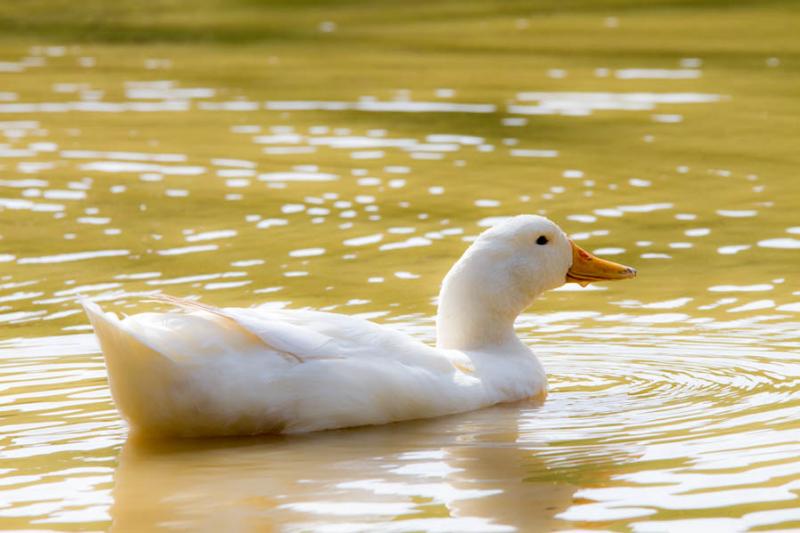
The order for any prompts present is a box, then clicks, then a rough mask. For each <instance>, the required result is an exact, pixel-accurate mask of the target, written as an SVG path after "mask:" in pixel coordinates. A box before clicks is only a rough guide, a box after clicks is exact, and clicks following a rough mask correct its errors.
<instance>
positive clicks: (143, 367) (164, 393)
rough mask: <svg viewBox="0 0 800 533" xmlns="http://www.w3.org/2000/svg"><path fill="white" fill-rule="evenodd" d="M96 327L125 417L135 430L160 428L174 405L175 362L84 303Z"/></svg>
mask: <svg viewBox="0 0 800 533" xmlns="http://www.w3.org/2000/svg"><path fill="white" fill-rule="evenodd" d="M82 305H83V308H84V310H85V311H86V314H87V315H88V316H89V320H90V322H91V324H92V327H94V331H95V334H96V335H97V339H98V340H99V341H100V348H101V350H102V351H103V356H104V357H105V361H106V367H107V368H108V381H109V385H110V387H111V395H112V397H113V398H114V402H115V403H116V405H117V407H118V408H119V410H120V412H121V413H122V414H123V416H124V417H125V418H126V419H127V420H128V421H129V422H131V423H132V425H133V426H135V427H142V428H147V427H150V426H154V425H155V426H158V425H159V422H160V420H161V418H162V416H161V415H162V414H163V413H166V412H168V411H169V407H170V406H169V404H171V403H172V399H171V397H170V394H169V392H170V391H171V390H173V388H174V387H175V378H176V372H175V371H174V370H175V369H174V366H175V365H174V363H173V362H172V361H171V360H170V359H169V358H168V357H165V356H164V355H162V354H161V353H159V352H158V351H156V350H154V349H153V348H151V347H150V346H148V345H146V344H145V343H144V342H143V341H142V340H141V339H139V338H137V337H136V336H135V335H133V334H131V333H130V332H129V331H127V329H126V328H125V326H124V324H123V323H122V321H120V320H119V319H118V318H117V317H116V315H114V314H113V313H104V312H103V311H102V309H101V308H100V306H98V305H97V304H95V303H92V302H87V301H84V302H82Z"/></svg>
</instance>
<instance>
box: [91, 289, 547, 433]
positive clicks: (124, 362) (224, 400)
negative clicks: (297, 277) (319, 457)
mask: <svg viewBox="0 0 800 533" xmlns="http://www.w3.org/2000/svg"><path fill="white" fill-rule="evenodd" d="M185 306H186V309H187V310H189V312H188V313H185V312H183V313H181V312H173V313H146V314H141V315H134V316H131V317H127V318H125V319H122V320H120V319H118V318H117V317H116V316H114V315H113V314H112V313H103V312H102V310H100V308H99V307H98V306H97V305H96V304H92V303H87V304H85V307H86V311H87V313H88V315H89V317H90V319H91V322H92V325H93V326H94V328H95V331H96V333H97V336H98V338H99V340H100V345H101V348H102V350H103V353H104V354H105V357H106V364H107V366H108V369H109V377H110V384H111V390H112V394H113V397H114V401H115V403H116V404H117V406H118V408H119V409H120V411H121V412H122V413H123V414H124V415H125V417H126V418H127V419H128V421H129V423H130V424H131V426H132V427H133V428H135V429H136V430H139V431H142V432H145V433H151V434H159V435H175V436H211V435H252V434H259V433H298V432H306V431H315V430H322V429H331V428H340V427H349V426H360V425H368V424H383V423H387V422H394V421H400V420H409V419H414V418H426V417H433V416H440V415H446V414H451V413H457V412H462V411H469V410H474V409H479V408H481V407H485V406H488V405H493V404H495V403H499V402H509V401H517V400H521V399H524V398H533V397H543V396H544V395H545V394H546V390H547V383H546V378H545V372H544V369H543V368H542V365H541V364H540V363H539V361H538V359H537V358H536V357H535V356H534V355H533V353H532V352H531V351H530V350H529V349H528V348H527V347H526V346H525V345H524V344H522V343H516V342H513V341H511V342H510V343H509V345H508V346H505V347H504V348H503V349H502V350H489V351H486V350H470V351H460V350H453V349H441V348H434V347H431V346H429V345H427V344H425V343H423V342H420V341H417V340H415V339H414V338H412V337H410V336H407V335H405V334H403V333H401V332H398V331H395V330H392V329H390V328H388V327H384V326H380V325H378V324H375V323H373V322H370V321H367V320H363V319H360V318H356V317H352V316H347V315H339V314H333V313H321V312H315V311H302V310H298V311H274V310H265V309H262V308H253V309H213V310H211V309H208V308H196V309H194V310H192V306H191V303H189V302H186V303H185ZM514 340H516V339H514Z"/></svg>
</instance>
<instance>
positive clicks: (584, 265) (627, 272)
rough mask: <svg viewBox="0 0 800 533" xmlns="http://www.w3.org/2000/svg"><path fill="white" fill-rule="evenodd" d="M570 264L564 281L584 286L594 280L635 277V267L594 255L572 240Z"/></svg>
mask: <svg viewBox="0 0 800 533" xmlns="http://www.w3.org/2000/svg"><path fill="white" fill-rule="evenodd" d="M569 242H570V244H571V245H572V266H571V267H570V269H569V270H568V271H567V280H566V283H569V282H573V283H578V284H580V286H581V287H585V286H587V285H588V284H590V283H592V282H594V281H611V280H615V279H630V278H635V277H636V269H635V268H631V267H628V266H625V265H620V264H619V263H615V262H613V261H607V260H605V259H600V258H599V257H595V256H593V255H592V254H590V253H589V252H587V251H586V250H584V249H583V248H581V247H580V246H578V245H577V244H575V243H574V242H573V241H572V240H570V241H569Z"/></svg>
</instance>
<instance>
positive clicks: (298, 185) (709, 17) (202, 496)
mask: <svg viewBox="0 0 800 533" xmlns="http://www.w3.org/2000/svg"><path fill="white" fill-rule="evenodd" d="M44 4H46V3H44ZM93 5H94V4H92V3H91V2H90V3H87V6H89V7H84V8H81V9H89V8H90V7H91V6H93ZM120 5H122V6H124V5H127V4H126V2H121V3H120ZM543 5H544V3H543ZM554 5H555V4H554ZM170 6H172V7H170ZM175 6H178V7H180V3H173V4H169V3H164V6H162V8H163V9H162V10H161V11H159V12H158V13H156V14H154V15H153V17H154V19H153V20H154V21H156V22H155V26H154V28H155V29H152V28H151V30H152V32H153V34H152V35H150V34H148V33H147V30H146V29H142V28H143V26H141V24H140V21H139V19H137V18H136V15H135V13H133V12H131V13H127V12H126V13H117V12H115V13H113V16H114V17H119V20H120V21H121V22H120V23H119V25H118V26H113V25H112V26H109V27H111V28H117V30H118V33H115V31H112V30H111V29H108V30H107V31H106V30H104V31H105V33H104V31H100V30H97V32H96V35H95V34H91V32H90V33H89V34H87V35H89V36H90V37H91V35H95V37H96V39H97V41H96V42H92V43H86V42H83V43H82V44H71V43H77V42H80V41H81V39H83V38H84V37H85V35H84V34H83V33H81V32H82V31H83V30H82V29H81V28H83V26H80V24H82V23H83V22H75V21H72V22H70V23H73V24H74V25H75V26H74V27H73V28H72V30H70V31H74V33H70V32H69V31H67V30H68V29H69V27H67V26H65V27H66V28H67V29H65V30H63V31H55V30H54V33H53V34H47V33H46V31H45V30H46V29H47V28H49V26H46V25H45V24H44V23H42V26H41V28H39V27H38V26H36V24H34V23H32V22H31V21H30V20H29V21H28V23H29V25H28V26H24V25H19V26H18V27H17V26H15V29H14V31H17V32H18V34H14V35H17V37H16V38H13V39H11V38H7V37H6V38H4V40H2V41H0V267H2V268H0V327H2V335H1V336H0V339H2V340H0V390H2V395H0V420H2V425H0V525H1V526H2V527H3V528H4V529H14V530H37V531H42V530H84V531H85V530H108V529H112V530H120V531H125V530H146V529H151V528H152V529H155V528H164V529H193V530H194V529H205V530H222V529H225V530H259V531H262V530H266V531H271V530H282V531H362V530H363V531H376V530H382V531H384V530H385V531H437V532H438V531H455V532H464V531H480V532H484V531H539V530H560V529H592V530H594V529H600V530H605V529H612V530H633V531H666V530H668V531H680V530H687V531H697V530H700V529H701V528H702V529H703V530H705V531H716V530H719V531H738V530H747V529H751V530H775V529H781V528H793V527H800V498H798V496H799V495H800V492H798V491H800V460H798V457H800V423H799V422H798V417H800V284H799V283H798V280H799V279H800V278H799V277H798V275H799V274H800V271H799V270H798V259H800V255H799V254H800V218H798V215H797V213H798V208H800V184H798V181H797V179H796V172H797V169H798V168H800V151H798V150H797V138H798V134H800V127H799V126H798V124H800V101H798V99H797V87H798V82H800V46H799V45H798V40H797V39H796V38H794V37H793V35H794V34H793V33H792V32H793V31H794V30H793V29H792V25H791V23H790V22H791V21H792V20H794V21H796V20H797V16H798V11H797V8H796V7H795V6H793V5H792V4H791V3H787V4H786V5H784V4H782V3H779V2H769V3H747V2H742V3H741V5H738V6H736V7H730V6H728V5H727V4H724V3H716V2H705V3H702V5H700V4H698V5H695V6H691V5H683V4H682V3H680V2H677V3H676V5H669V4H667V3H663V4H660V5H659V6H655V4H652V5H651V3H640V5H639V6H638V7H637V6H636V5H635V3H634V4H629V3H627V2H621V3H618V5H617V6H616V7H614V8H613V9H612V7H608V6H606V5H605V4H601V3H596V4H591V3H589V4H586V5H583V4H581V3H575V6H573V8H571V9H564V10H560V9H558V8H557V7H554V6H550V7H547V8H545V7H542V8H541V9H538V8H537V9H532V8H530V7H528V6H524V5H522V4H520V3H514V2H506V3H496V4H495V3H483V4H481V3H473V2H460V3H455V2H453V3H451V2H443V3H440V4H430V5H428V4H420V5H418V6H416V8H417V11H416V12H415V13H414V14H413V16H412V14H410V13H409V12H408V11H407V10H406V7H403V6H400V5H394V4H390V3H387V4H383V3H376V4H375V5H374V6H372V7H369V8H367V7H365V6H361V5H359V4H357V3H356V4H351V3H347V2H344V3H341V5H340V4H336V3H331V4H329V5H316V4H314V3H309V4H305V3H301V4H298V5H296V6H292V5H290V4H286V5H283V4H276V5H275V6H272V7H267V6H262V5H258V4H256V3H248V2H239V3H233V4H231V6H232V7H230V10H229V11H225V14H224V16H223V15H220V17H219V18H218V17H216V15H215V13H217V12H216V11H213V10H212V8H213V6H214V3H213V2H210V1H209V2H201V3H200V4H199V7H197V13H196V14H195V15H196V16H195V17H193V18H192V17H189V18H186V17H185V13H184V14H183V15H181V17H184V18H181V17H178V16H177V15H176V12H174V11H170V9H178V7H175ZM581 6H582V7H581ZM647 6H650V8H649V9H644V8H645V7H647ZM185 8H186V6H184V7H183V8H181V9H185ZM2 9H3V10H5V9H6V8H2ZM37 9H38V8H37ZM3 13H4V12H3ZM14 16H20V17H21V16H24V15H20V14H15V15H14ZM30 16H31V17H35V16H43V15H41V14H40V13H39V14H38V15H37V12H35V10H34V13H33V14H31V15H30ZM125 17H128V18H125ZM176 17H177V18H176ZM112 18H113V17H112ZM31 20H33V19H31ZM37 20H38V19H37ZM42 20H44V19H42ZM48 20H49V19H48ZM69 20H72V19H69ZM75 20H78V19H77V18H76V19H75ZM176 20H181V21H182V22H180V23H178V22H175V21H176ZM137 21H138V22H137ZM259 21H260V22H259ZM68 22H69V21H68ZM4 24H5V22H4ZM64 24H67V22H65V23H64ZM87 24H88V23H87ZM259 24H262V26H263V27H261V26H259ZM87 27H88V26H87ZM25 28H27V29H25ZM37 28H39V29H37ZM287 28H288V29H287ZM262 30H263V32H264V33H263V35H264V38H263V40H261V39H260V37H259V36H260V35H261V33H260V32H261V31H262ZM37 31H39V32H40V33H38V34H37V33H36V32H37ZM26 32H27V33H26ZM137 32H138V33H137ZM170 32H173V33H174V35H177V37H175V38H174V39H170V38H168V37H169V36H170V35H173V33H170ZM215 32H216V33H215ZM270 32H271V33H270ZM12 34H13V32H12ZM47 35H50V38H49V39H48V37H47ZM734 35H735V36H736V38H735V39H734V38H733V37H732V36H734ZM115 36H121V37H120V38H119V39H116V37H115ZM137 36H138V37H141V38H137ZM58 39H61V40H58ZM131 42H138V44H131ZM519 213H540V214H545V215H547V216H548V217H550V218H552V219H553V220H555V221H557V222H558V223H559V224H561V225H562V227H564V228H565V230H566V231H568V232H569V233H570V234H571V235H572V237H573V238H574V239H575V240H576V241H578V242H579V243H580V245H581V246H583V247H584V248H587V249H589V250H592V251H594V252H596V253H598V255H603V256H607V257H609V258H611V259H613V260H617V261H620V262H623V263H625V264H629V265H633V266H635V267H636V268H637V269H638V270H639V278H638V279H637V280H635V281H633V282H625V283H619V284H606V285H597V286H591V287H589V288H587V289H581V288H579V287H577V286H568V287H565V288H563V289H561V290H557V291H554V292H551V293H549V294H547V295H546V296H545V297H543V298H542V299H540V300H539V301H538V302H537V303H536V304H535V306H534V307H533V308H531V309H530V310H529V312H528V313H526V314H524V315H523V316H521V317H520V319H519V322H518V331H519V334H520V336H521V337H522V338H523V339H525V340H526V341H527V342H528V343H530V344H531V345H532V346H533V347H534V349H535V350H536V352H537V353H538V355H539V356H540V357H541V359H542V360H543V362H544V364H545V366H546V368H547V369H548V374H549V380H550V384H551V394H550V396H549V398H548V400H547V402H546V403H544V404H543V405H528V404H520V405H505V406H497V407H494V408H491V409H486V410H483V411H479V412H475V413H469V414H464V415H459V416H453V417H447V418H441V419H435V420H427V421H417V422H410V423H402V424H393V425H389V426H384V427H374V428H360V429H350V430H341V431H330V432H323V433H319V434H309V435H298V436H288V437H286V436H284V437H256V438H247V439H212V440H205V441H182V442H171V443H155V442H139V441H134V440H132V439H127V431H126V428H125V426H124V423H123V422H122V421H121V419H120V418H119V416H118V414H117V412H116V411H115V409H114V406H113V403H112V402H111V398H110V395H109V391H108V386H107V383H106V373H105V369H104V365H103V359H102V356H101V355H100V353H99V351H98V347H97V344H96V342H95V340H94V337H93V335H92V333H91V329H90V327H89V326H88V324H87V320H86V318H85V316H84V315H83V314H82V312H81V310H80V309H79V306H78V304H77V302H78V299H79V298H81V297H84V296H89V297H92V298H93V299H95V300H97V301H99V302H102V305H103V306H105V307H107V308H108V309H110V310H114V311H117V312H121V313H128V314H130V313H135V312H140V311H144V310H152V309H154V308H155V307H156V306H155V305H154V304H153V303H148V302H146V298H143V297H146V296H147V295H148V294H152V293H158V292H163V293H167V294H171V295H175V296H180V297H200V298H201V299H202V301H204V302H207V303H211V304H215V305H224V306H248V305H254V304H261V303H265V302H273V304H274V305H276V306H285V307H290V308H314V309H324V310H333V311H336V312H342V313H348V314H357V315H360V316H364V317H367V318H370V319H372V320H375V321H377V322H380V323H383V324H387V325H391V326H392V327H396V328H398V329H401V330H403V331H406V332H408V333H409V334H412V335H415V336H418V337H419V338H422V339H424V340H426V341H428V342H434V324H433V315H434V314H435V301H434V298H435V296H436V294H437V291H438V284H439V281H440V280H441V278H442V276H443V275H444V274H445V273H446V271H447V269H448V268H449V266H450V265H451V264H452V262H453V261H455V259H456V258H457V257H458V256H459V255H460V254H461V253H462V252H463V250H464V249H465V248H466V247H467V246H468V245H469V242H470V241H471V240H472V239H473V238H474V237H475V236H476V235H477V234H478V233H479V232H480V231H481V230H482V229H484V228H485V227H487V226H489V225H491V224H492V223H494V222H495V221H497V220H501V219H502V217H506V216H510V215H514V214H519Z"/></svg>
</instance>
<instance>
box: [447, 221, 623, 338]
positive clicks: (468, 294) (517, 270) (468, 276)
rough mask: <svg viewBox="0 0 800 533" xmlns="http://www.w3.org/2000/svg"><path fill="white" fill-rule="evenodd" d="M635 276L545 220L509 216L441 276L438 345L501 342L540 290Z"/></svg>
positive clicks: (488, 230) (486, 233)
mask: <svg viewBox="0 0 800 533" xmlns="http://www.w3.org/2000/svg"><path fill="white" fill-rule="evenodd" d="M635 276H636V270H635V269H633V268H631V267H628V266H625V265H621V264H619V263H615V262H613V261H608V260H605V259H601V258H599V257H596V256H594V255H592V254H590V253H589V252H587V251H585V250H583V249H582V248H580V247H579V246H578V245H577V244H575V243H574V242H573V241H572V240H571V239H569V237H567V235H566V234H565V233H564V231H563V230H561V228H559V227H558V226H557V225H556V224H555V223H553V222H552V221H550V220H548V219H547V218H544V217H541V216H537V215H519V216H516V217H513V218H511V219H509V220H506V221H504V222H502V223H500V224H498V225H496V226H494V227H492V228H489V229H487V230H486V231H484V232H483V233H482V234H481V235H480V236H479V237H478V238H477V239H476V240H475V242H474V243H473V244H472V246H470V247H469V248H468V249H467V251H466V252H465V253H464V255H463V256H462V257H461V259H459V260H458V262H456V264H455V265H454V266H453V268H452V269H451V270H450V272H448V273H447V276H445V279H444V281H443V283H442V290H441V292H440V294H439V313H438V316H437V334H438V345H439V346H440V347H443V348H460V349H468V348H475V347H480V346H486V345H488V344H492V343H498V342H504V340H503V339H504V338H505V337H507V336H508V335H509V334H511V335H513V323H514V319H515V318H516V317H517V315H519V314H520V313H521V312H522V311H523V310H524V309H525V308H527V307H528V306H530V304H531V303H532V302H533V300H534V299H535V298H536V297H537V296H538V295H539V294H541V293H542V292H544V291H547V290H550V289H555V288H557V287H560V286H561V285H564V284H565V283H569V282H574V283H579V284H580V285H582V286H586V285H588V284H589V283H594V282H598V281H611V280H620V279H629V278H633V277H635ZM498 335H499V336H500V338H498Z"/></svg>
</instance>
